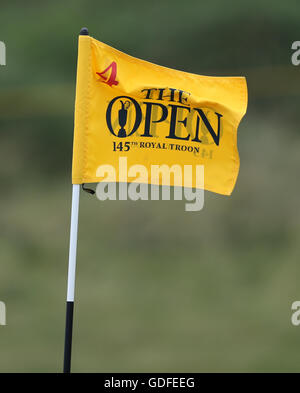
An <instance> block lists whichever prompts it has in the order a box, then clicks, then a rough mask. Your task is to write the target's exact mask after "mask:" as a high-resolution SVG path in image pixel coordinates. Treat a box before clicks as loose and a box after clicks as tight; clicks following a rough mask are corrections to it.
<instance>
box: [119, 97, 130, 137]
mask: <svg viewBox="0 0 300 393" xmlns="http://www.w3.org/2000/svg"><path fill="white" fill-rule="evenodd" d="M120 102H121V109H119V124H120V126H121V128H120V129H119V132H118V137H119V138H126V130H125V128H124V127H125V125H126V123H127V115H128V108H129V107H130V102H129V101H125V102H123V101H122V100H120Z"/></svg>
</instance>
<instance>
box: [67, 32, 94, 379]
mask: <svg viewBox="0 0 300 393" xmlns="http://www.w3.org/2000/svg"><path fill="white" fill-rule="evenodd" d="M79 35H89V32H88V29H87V28H85V27H84V28H82V29H81V31H80V33H79ZM79 196H80V184H73V187H72V210H71V227H70V249H69V269H68V291H67V309H66V331H65V351H64V373H70V372H71V353H72V333H73V312H74V295H75V278H76V252H77V234H78V212H79Z"/></svg>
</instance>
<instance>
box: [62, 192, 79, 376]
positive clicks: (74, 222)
mask: <svg viewBox="0 0 300 393" xmlns="http://www.w3.org/2000/svg"><path fill="white" fill-rule="evenodd" d="M72 190H73V191H72V211H71V229H70V249H69V270H68V292H67V310H66V332H65V354H64V373H70V372H71V352H72V331H73V310H74V294H75V277H76V251H77V233H78V213H79V195H80V185H79V184H73V189H72Z"/></svg>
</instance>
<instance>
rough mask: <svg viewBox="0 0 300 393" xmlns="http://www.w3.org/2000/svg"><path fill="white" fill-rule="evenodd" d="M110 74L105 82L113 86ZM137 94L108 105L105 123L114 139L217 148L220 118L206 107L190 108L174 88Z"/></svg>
mask: <svg viewBox="0 0 300 393" xmlns="http://www.w3.org/2000/svg"><path fill="white" fill-rule="evenodd" d="M105 71H107V69H106V70H105ZM112 74H113V72H112V73H111V75H110V78H109V80H108V81H106V82H105V83H108V84H111V83H113V82H112ZM99 75H100V74H99ZM139 95H140V96H141V99H140V100H139V99H138V97H137V96H138V95H137V96H136V97H135V98H133V97H130V96H126V95H122V96H117V97H114V98H113V99H112V100H111V101H110V102H109V103H108V106H107V110H106V123H107V127H108V130H109V131H110V133H111V134H112V135H114V136H115V137H118V138H128V137H130V136H132V135H134V134H135V135H134V136H138V137H142V138H148V139H147V140H148V141H149V140H151V139H150V138H153V137H159V136H160V137H164V138H166V139H169V140H170V139H171V140H172V139H173V140H176V141H177V142H180V141H182V142H184V141H185V142H196V144H200V143H203V144H205V145H208V144H215V145H216V146H219V144H220V138H221V136H222V117H223V115H222V114H221V113H218V112H215V111H213V110H212V109H209V108H198V107H193V106H192V104H190V103H189V97H190V93H188V92H185V91H183V90H179V89H174V88H163V89H162V88H147V89H143V90H141V92H140V94H139ZM160 125H161V128H160ZM163 125H164V126H163Z"/></svg>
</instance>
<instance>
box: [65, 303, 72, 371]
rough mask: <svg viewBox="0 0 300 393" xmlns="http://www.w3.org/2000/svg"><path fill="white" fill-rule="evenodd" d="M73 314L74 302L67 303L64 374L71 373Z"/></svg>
mask: <svg viewBox="0 0 300 393" xmlns="http://www.w3.org/2000/svg"><path fill="white" fill-rule="evenodd" d="M73 312H74V302H67V312H66V333H65V355H64V373H70V372H71V353H72V333H73Z"/></svg>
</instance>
